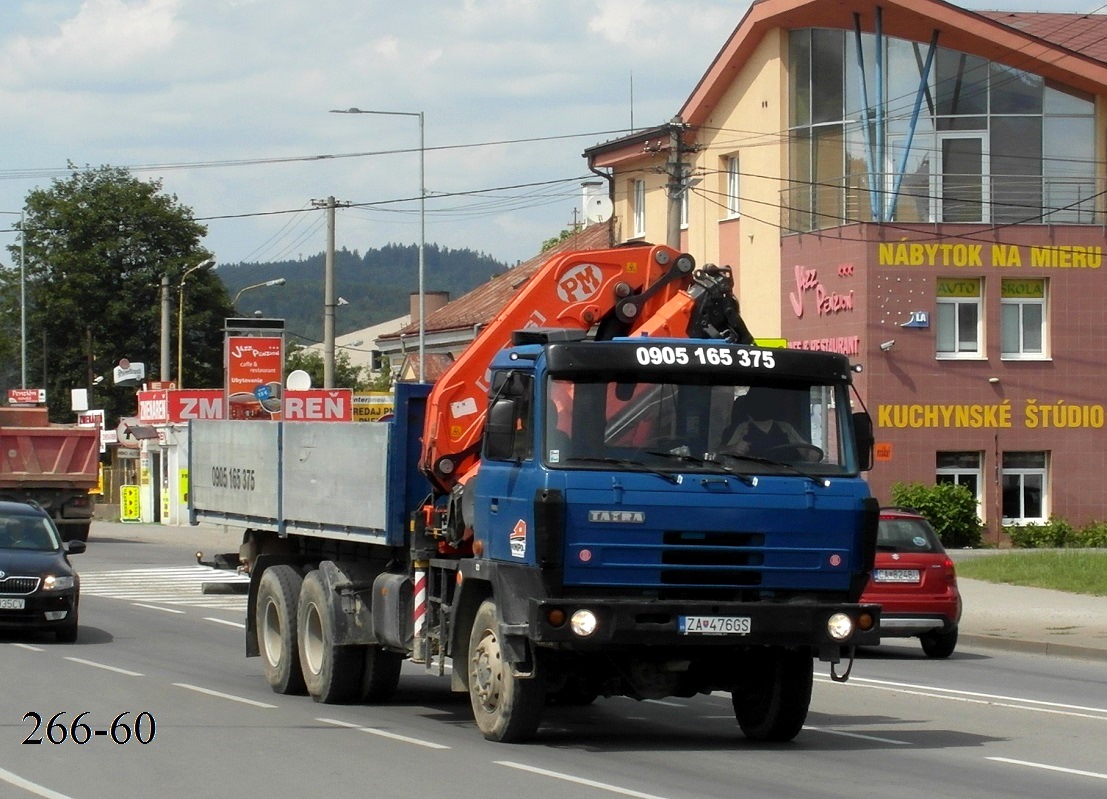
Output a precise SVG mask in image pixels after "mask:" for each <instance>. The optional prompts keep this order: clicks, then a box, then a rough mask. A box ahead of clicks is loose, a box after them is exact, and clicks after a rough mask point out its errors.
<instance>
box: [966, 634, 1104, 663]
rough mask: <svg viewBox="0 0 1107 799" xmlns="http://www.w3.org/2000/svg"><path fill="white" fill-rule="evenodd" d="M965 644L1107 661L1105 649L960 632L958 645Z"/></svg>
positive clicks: (1009, 650) (1007, 650) (1008, 650)
mask: <svg viewBox="0 0 1107 799" xmlns="http://www.w3.org/2000/svg"><path fill="white" fill-rule="evenodd" d="M961 644H967V645H969V646H978V647H981V648H983V649H997V650H1001V651H1006V652H1025V653H1029V654H1035V655H1051V656H1053V657H1070V658H1081V659H1083V660H1107V649H1099V648H1097V647H1092V646H1077V645H1075V644H1055V643H1052V642H1048V641H1025V640H1022V639H1018V638H1000V637H998V636H995V635H977V634H972V633H968V634H966V633H964V632H961V633H960V634H959V635H958V645H959V646H960V645H961Z"/></svg>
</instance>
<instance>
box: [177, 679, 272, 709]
mask: <svg viewBox="0 0 1107 799" xmlns="http://www.w3.org/2000/svg"><path fill="white" fill-rule="evenodd" d="M173 684H174V685H175V686H177V687H178V688H184V689H185V690H188V691H196V692H197V693H201V694H207V695H208V696H214V697H217V698H219V699H229V700H231V701H232V702H241V703H242V704H244V705H253V706H254V707H265V708H274V709H275V708H276V707H277V706H276V705H270V704H268V703H267V702H258V701H257V700H256V699H247V698H246V697H244V696H235V695H234V694H225V693H223V692H222V691H213V690H211V689H210V688H201V687H200V686H199V685H189V684H188V683H186V682H175V683H173Z"/></svg>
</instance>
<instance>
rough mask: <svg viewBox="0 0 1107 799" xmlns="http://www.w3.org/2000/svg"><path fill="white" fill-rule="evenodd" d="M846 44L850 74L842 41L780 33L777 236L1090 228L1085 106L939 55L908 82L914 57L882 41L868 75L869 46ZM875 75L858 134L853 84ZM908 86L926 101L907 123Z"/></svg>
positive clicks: (1019, 78)
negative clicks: (881, 95) (888, 228)
mask: <svg viewBox="0 0 1107 799" xmlns="http://www.w3.org/2000/svg"><path fill="white" fill-rule="evenodd" d="M860 39H861V41H860V47H861V51H862V53H863V55H864V58H863V61H864V70H865V72H864V73H862V71H861V70H862V66H861V64H859V63H858V62H859V59H858V39H857V37H856V35H855V34H854V33H853V32H851V31H841V30H826V29H821V28H817V29H795V30H792V31H790V32H789V49H788V58H789V70H788V72H789V92H788V94H789V101H790V102H789V131H788V133H789V142H790V146H789V158H790V162H789V166H788V177H789V181H788V184H787V185H786V187H785V188H784V189H783V191H782V193H781V207H782V211H781V223H782V225H784V227H785V228H786V229H787V232H803V231H808V230H815V229H824V228H833V227H838V226H840V225H841V224H843V223H844V222H845V223H851V222H865V221H871V220H873V219H883V220H885V221H896V222H913V221H923V222H925V221H938V222H951V223H955V222H965V223H979V222H991V223H993V224H1020V223H1028V222H1036V223H1051V222H1063V223H1074V224H1093V223H1096V222H1097V220H1100V221H1101V212H1100V215H1097V212H1096V200H1097V197H1098V196H1099V195H1098V191H1099V189H1098V185H1097V182H1096V166H1097V163H1098V162H1097V160H1096V156H1095V142H1096V130H1097V128H1096V116H1095V98H1094V97H1093V96H1091V95H1088V94H1085V93H1084V92H1082V91H1079V90H1076V89H1073V88H1070V87H1067V86H1063V85H1060V84H1056V83H1054V82H1053V81H1051V80H1049V79H1046V78H1043V77H1042V76H1041V75H1035V74H1034V73H1032V72H1028V71H1025V70H1022V69H1018V68H1016V67H1011V66H1007V65H1004V64H1000V63H998V62H990V61H988V60H987V59H984V58H981V57H979V56H974V55H970V54H968V53H963V52H958V51H955V50H949V49H946V48H942V47H939V48H937V51H936V54H935V59H934V61H933V64H932V67H931V69H930V71H929V74H928V75H927V79H926V81H925V83H922V81H923V72H924V64H925V61H926V55H927V48H926V47H925V46H923V45H921V44H919V43H918V42H913V41H907V40H904V39H897V38H894V37H885V38H884V42H883V44H884V47H883V48H882V50H883V59H884V60H883V63H882V64H880V65H877V64H875V63H874V60H875V54H876V52H877V49H878V48H877V47H876V40H875V37H874V35H873V34H870V33H864V34H862V35H861V37H860ZM881 70H883V77H882V79H883V80H884V81H885V85H886V87H887V94H886V97H888V98H891V99H892V101H891V102H887V103H886V109H885V110H886V114H885V115H884V116H883V117H882V118H881V122H882V123H883V124H879V125H874V124H872V123H871V122H870V123H868V124H869V129H868V130H866V129H865V127H864V125H865V124H866V123H864V122H863V121H862V120H865V119H866V117H867V115H866V112H865V108H864V106H865V102H866V100H867V102H868V104H869V106H870V107H875V97H874V93H873V90H872V84H869V90H868V96H867V98H866V97H864V96H863V95H862V93H861V87H862V86H864V85H865V84H864V83H863V81H862V77H867V76H873V75H880V74H881ZM920 83H922V88H923V92H924V96H925V100H926V102H925V104H924V105H922V106H921V107H920V113H919V114H918V116H917V117H916V116H915V114H914V111H913V107H914V102H913V100H914V98H915V96H916V94H917V93H918V90H919V88H920ZM880 130H883V136H884V141H882V142H881V141H877V140H876V139H875V136H876V134H877V132H878V131H880ZM908 138H909V139H910V142H911V146H910V148H909V149H908V148H907V139H908ZM897 150H898V152H897V153H896V157H895V158H894V159H887V158H886V159H884V161H883V162H881V158H880V155H881V153H885V154H887V153H889V152H895V151H897ZM897 185H898V186H899V188H898V189H897V188H896V187H897ZM893 192H894V193H893Z"/></svg>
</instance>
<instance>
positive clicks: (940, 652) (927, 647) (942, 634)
mask: <svg viewBox="0 0 1107 799" xmlns="http://www.w3.org/2000/svg"><path fill="white" fill-rule="evenodd" d="M919 640H920V641H922V645H923V652H924V653H925V654H926V656H927V657H928V658H948V657H949V656H950V655H952V654H953V650H954V649H956V648H957V625H956V624H955V625H953V626H952V627H950V628H949V629H948V630H931V631H930V632H928V633H923V634H922V635H920V636H919Z"/></svg>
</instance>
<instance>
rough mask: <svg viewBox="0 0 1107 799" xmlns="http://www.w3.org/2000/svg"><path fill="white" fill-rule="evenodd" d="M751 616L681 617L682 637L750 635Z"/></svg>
mask: <svg viewBox="0 0 1107 799" xmlns="http://www.w3.org/2000/svg"><path fill="white" fill-rule="evenodd" d="M749 631H750V619H749V616H681V617H680V633H681V635H749Z"/></svg>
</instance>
